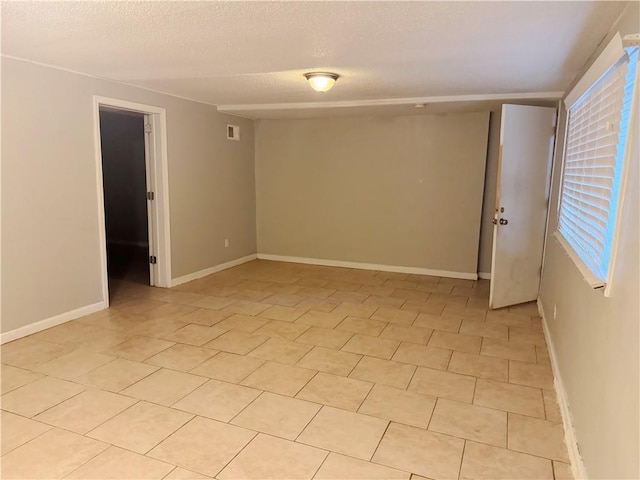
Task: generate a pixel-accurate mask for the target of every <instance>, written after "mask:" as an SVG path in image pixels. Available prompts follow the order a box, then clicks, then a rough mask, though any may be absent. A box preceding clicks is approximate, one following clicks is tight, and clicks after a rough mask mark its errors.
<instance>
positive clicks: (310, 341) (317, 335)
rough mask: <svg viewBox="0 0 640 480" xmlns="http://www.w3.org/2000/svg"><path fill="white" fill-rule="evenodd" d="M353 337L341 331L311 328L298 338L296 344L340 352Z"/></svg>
mask: <svg viewBox="0 0 640 480" xmlns="http://www.w3.org/2000/svg"><path fill="white" fill-rule="evenodd" d="M352 336H353V334H352V333H349V332H342V331H340V330H333V329H330V328H320V327H311V328H309V330H307V331H306V332H304V333H303V334H302V335H300V336H299V337H298V338H296V342H298V343H304V344H307V345H317V346H319V347H326V348H332V349H334V350H338V349H340V348H342V347H343V346H344V344H345V343H347V341H348V340H349V339H350V338H351V337H352Z"/></svg>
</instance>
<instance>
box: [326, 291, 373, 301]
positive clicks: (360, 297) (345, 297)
mask: <svg viewBox="0 0 640 480" xmlns="http://www.w3.org/2000/svg"><path fill="white" fill-rule="evenodd" d="M367 297H369V295H366V294H364V293H358V292H341V291H337V292H336V293H334V294H333V295H331V296H330V297H327V298H329V299H335V300H338V301H340V302H347V303H364V301H365V300H366V299H367Z"/></svg>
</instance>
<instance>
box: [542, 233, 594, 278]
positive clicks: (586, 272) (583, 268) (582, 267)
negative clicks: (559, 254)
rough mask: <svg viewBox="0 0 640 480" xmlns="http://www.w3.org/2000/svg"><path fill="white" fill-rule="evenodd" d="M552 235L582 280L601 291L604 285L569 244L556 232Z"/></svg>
mask: <svg viewBox="0 0 640 480" xmlns="http://www.w3.org/2000/svg"><path fill="white" fill-rule="evenodd" d="M553 235H554V236H555V237H556V240H558V242H559V243H560V245H562V248H563V249H564V251H565V253H566V254H567V255H568V256H569V258H571V260H572V261H573V263H575V265H576V267H578V270H579V271H580V273H581V274H582V278H584V281H585V282H587V284H588V285H589V286H590V287H591V288H593V289H594V290H597V289H603V288H604V287H605V286H606V283H605V282H603V281H602V280H600V279H599V278H598V277H596V276H595V275H594V273H593V272H592V271H591V269H590V268H589V267H587V265H586V264H585V263H584V262H583V261H582V259H581V258H580V257H579V256H578V254H577V253H576V252H575V250H574V249H573V247H571V245H570V244H569V242H567V240H566V239H565V238H564V236H563V235H562V234H561V233H560V232H559V231H557V230H556V231H555V232H554V233H553Z"/></svg>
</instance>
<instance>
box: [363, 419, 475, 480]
mask: <svg viewBox="0 0 640 480" xmlns="http://www.w3.org/2000/svg"><path fill="white" fill-rule="evenodd" d="M463 447H464V440H462V439H459V438H453V437H450V436H448V435H442V434H440V433H434V432H428V431H426V430H422V429H419V428H415V427H408V426H406V425H400V424H397V423H391V425H389V428H388V429H387V431H386V433H385V434H384V437H383V438H382V441H381V442H380V446H379V447H378V449H377V450H376V454H375V455H374V456H373V461H374V462H376V463H381V464H383V465H388V466H390V467H394V468H398V469H400V470H404V471H407V472H413V473H418V474H420V475H424V476H426V477H429V478H433V479H437V480H439V479H451V478H457V476H458V472H459V470H460V461H461V460H462V450H463Z"/></svg>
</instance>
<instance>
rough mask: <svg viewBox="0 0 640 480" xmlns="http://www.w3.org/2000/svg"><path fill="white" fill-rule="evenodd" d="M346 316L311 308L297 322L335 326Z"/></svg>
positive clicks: (321, 326)
mask: <svg viewBox="0 0 640 480" xmlns="http://www.w3.org/2000/svg"><path fill="white" fill-rule="evenodd" d="M344 318H345V315H344V314H340V313H333V312H319V311H315V310H310V311H308V312H307V313H305V314H304V315H302V316H301V317H300V318H298V319H297V320H296V323H297V324H301V325H308V326H311V327H320V328H334V327H335V326H336V325H338V324H339V323H340V322H341V321H342V320H343V319H344Z"/></svg>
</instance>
